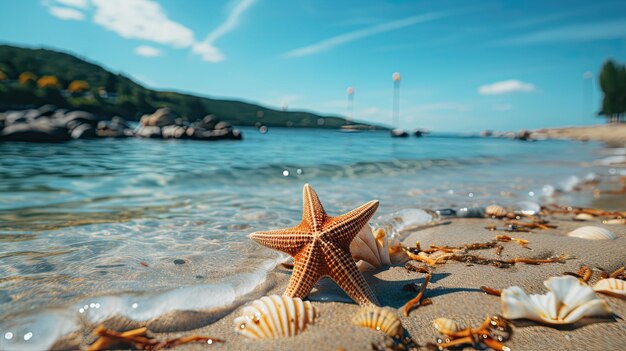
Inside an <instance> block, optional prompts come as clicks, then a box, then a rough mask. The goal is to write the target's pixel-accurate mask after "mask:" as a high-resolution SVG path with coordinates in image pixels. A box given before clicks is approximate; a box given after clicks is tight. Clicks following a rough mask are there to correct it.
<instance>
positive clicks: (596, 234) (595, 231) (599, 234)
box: [567, 226, 617, 240]
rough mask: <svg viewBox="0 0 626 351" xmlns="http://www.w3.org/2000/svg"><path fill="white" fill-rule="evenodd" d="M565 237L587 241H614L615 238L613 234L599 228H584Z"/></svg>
mask: <svg viewBox="0 0 626 351" xmlns="http://www.w3.org/2000/svg"><path fill="white" fill-rule="evenodd" d="M567 236H571V237H573V238H581V239H587V240H614V239H616V238H617V236H616V235H615V234H613V232H611V231H610V230H608V229H604V228H600V227H592V226H585V227H580V228H578V229H576V230H573V231H571V232H569V233H567Z"/></svg>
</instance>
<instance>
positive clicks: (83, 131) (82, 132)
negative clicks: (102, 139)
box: [69, 123, 97, 139]
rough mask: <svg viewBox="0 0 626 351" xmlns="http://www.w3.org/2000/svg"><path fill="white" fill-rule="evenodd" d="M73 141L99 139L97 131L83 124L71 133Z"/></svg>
mask: <svg viewBox="0 0 626 351" xmlns="http://www.w3.org/2000/svg"><path fill="white" fill-rule="evenodd" d="M69 134H70V136H71V137H72V139H93V138H95V137H97V135H96V130H95V129H94V128H93V126H91V125H90V124H87V123H81V124H79V125H78V126H76V127H75V128H73V129H72V130H70V131H69Z"/></svg>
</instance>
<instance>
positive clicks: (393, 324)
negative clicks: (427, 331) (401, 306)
mask: <svg viewBox="0 0 626 351" xmlns="http://www.w3.org/2000/svg"><path fill="white" fill-rule="evenodd" d="M352 324H354V325H358V326H360V327H366V328H370V329H374V330H378V331H382V332H383V333H385V334H387V335H389V336H401V335H402V332H403V328H402V323H401V322H400V319H399V318H398V316H397V315H396V314H395V313H394V312H393V311H392V310H390V309H388V308H380V307H367V308H364V309H361V311H359V312H358V313H357V314H356V316H354V318H352Z"/></svg>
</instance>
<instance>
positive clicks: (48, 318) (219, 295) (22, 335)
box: [0, 255, 285, 351]
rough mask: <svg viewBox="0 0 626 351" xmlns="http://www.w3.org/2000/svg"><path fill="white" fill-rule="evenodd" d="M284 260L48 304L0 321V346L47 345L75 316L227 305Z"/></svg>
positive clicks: (151, 314)
mask: <svg viewBox="0 0 626 351" xmlns="http://www.w3.org/2000/svg"><path fill="white" fill-rule="evenodd" d="M284 260H285V256H283V255H280V256H278V257H277V258H276V259H273V260H267V261H265V262H263V263H262V264H261V266H260V267H259V268H258V269H257V270H256V271H254V272H253V273H249V274H241V275H237V276H235V277H231V278H228V279H226V280H225V281H223V282H221V283H219V284H203V285H193V286H186V287H182V288H180V289H175V290H170V291H166V292H164V293H160V294H153V295H136V294H125V295H117V296H99V297H93V298H88V299H84V300H81V301H79V302H77V303H75V304H74V305H72V306H70V307H69V308H68V309H65V310H47V311H43V312H40V313H37V314H32V315H29V316H24V317H19V318H15V319H10V320H7V321H3V322H2V323H1V324H0V350H3V351H5V350H6V351H13V350H15V351H22V350H23V351H30V350H33V351H35V350H36V351H39V350H47V349H49V348H50V347H51V346H52V345H53V344H54V342H55V341H56V340H57V339H58V338H60V337H62V336H64V335H66V334H68V333H70V332H72V331H74V330H77V329H78V328H79V324H78V320H79V316H82V317H83V318H85V319H86V320H87V321H89V322H92V323H94V324H96V323H101V322H103V321H105V320H107V319H109V318H111V317H113V316H116V315H118V316H123V317H126V318H128V319H130V320H133V321H137V322H144V321H148V320H151V319H154V318H157V317H159V316H161V315H164V314H166V313H169V312H174V311H207V310H212V309H218V308H225V307H229V306H231V305H232V304H233V303H234V302H235V301H236V300H237V299H238V298H240V297H241V296H244V295H246V294H248V293H250V292H252V291H253V290H254V289H255V288H256V287H257V286H259V285H260V284H262V283H263V282H264V281H265V280H266V277H267V273H268V272H269V270H271V269H272V268H274V267H275V266H276V265H277V264H278V263H280V262H283V261H284ZM29 333H30V334H29Z"/></svg>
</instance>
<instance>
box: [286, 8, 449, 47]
mask: <svg viewBox="0 0 626 351" xmlns="http://www.w3.org/2000/svg"><path fill="white" fill-rule="evenodd" d="M442 17H445V15H444V14H443V13H434V12H433V13H427V14H423V15H417V16H411V17H407V18H403V19H400V20H395V21H390V22H386V23H382V24H378V25H375V26H371V27H368V28H365V29H360V30H356V31H352V32H348V33H344V34H340V35H337V36H334V37H332V38H329V39H325V40H322V41H320V42H317V43H315V44H312V45H308V46H305V47H301V48H298V49H295V50H291V51H289V52H287V53H286V54H285V55H284V56H285V57H300V56H307V55H313V54H317V53H318V52H322V51H326V50H329V49H332V48H334V47H336V46H339V45H343V44H346V43H349V42H352V41H355V40H358V39H363V38H367V37H369V36H372V35H376V34H381V33H386V32H390V31H393V30H397V29H401V28H405V27H409V26H413V25H416V24H419V23H424V22H428V21H432V20H435V19H438V18H442Z"/></svg>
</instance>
